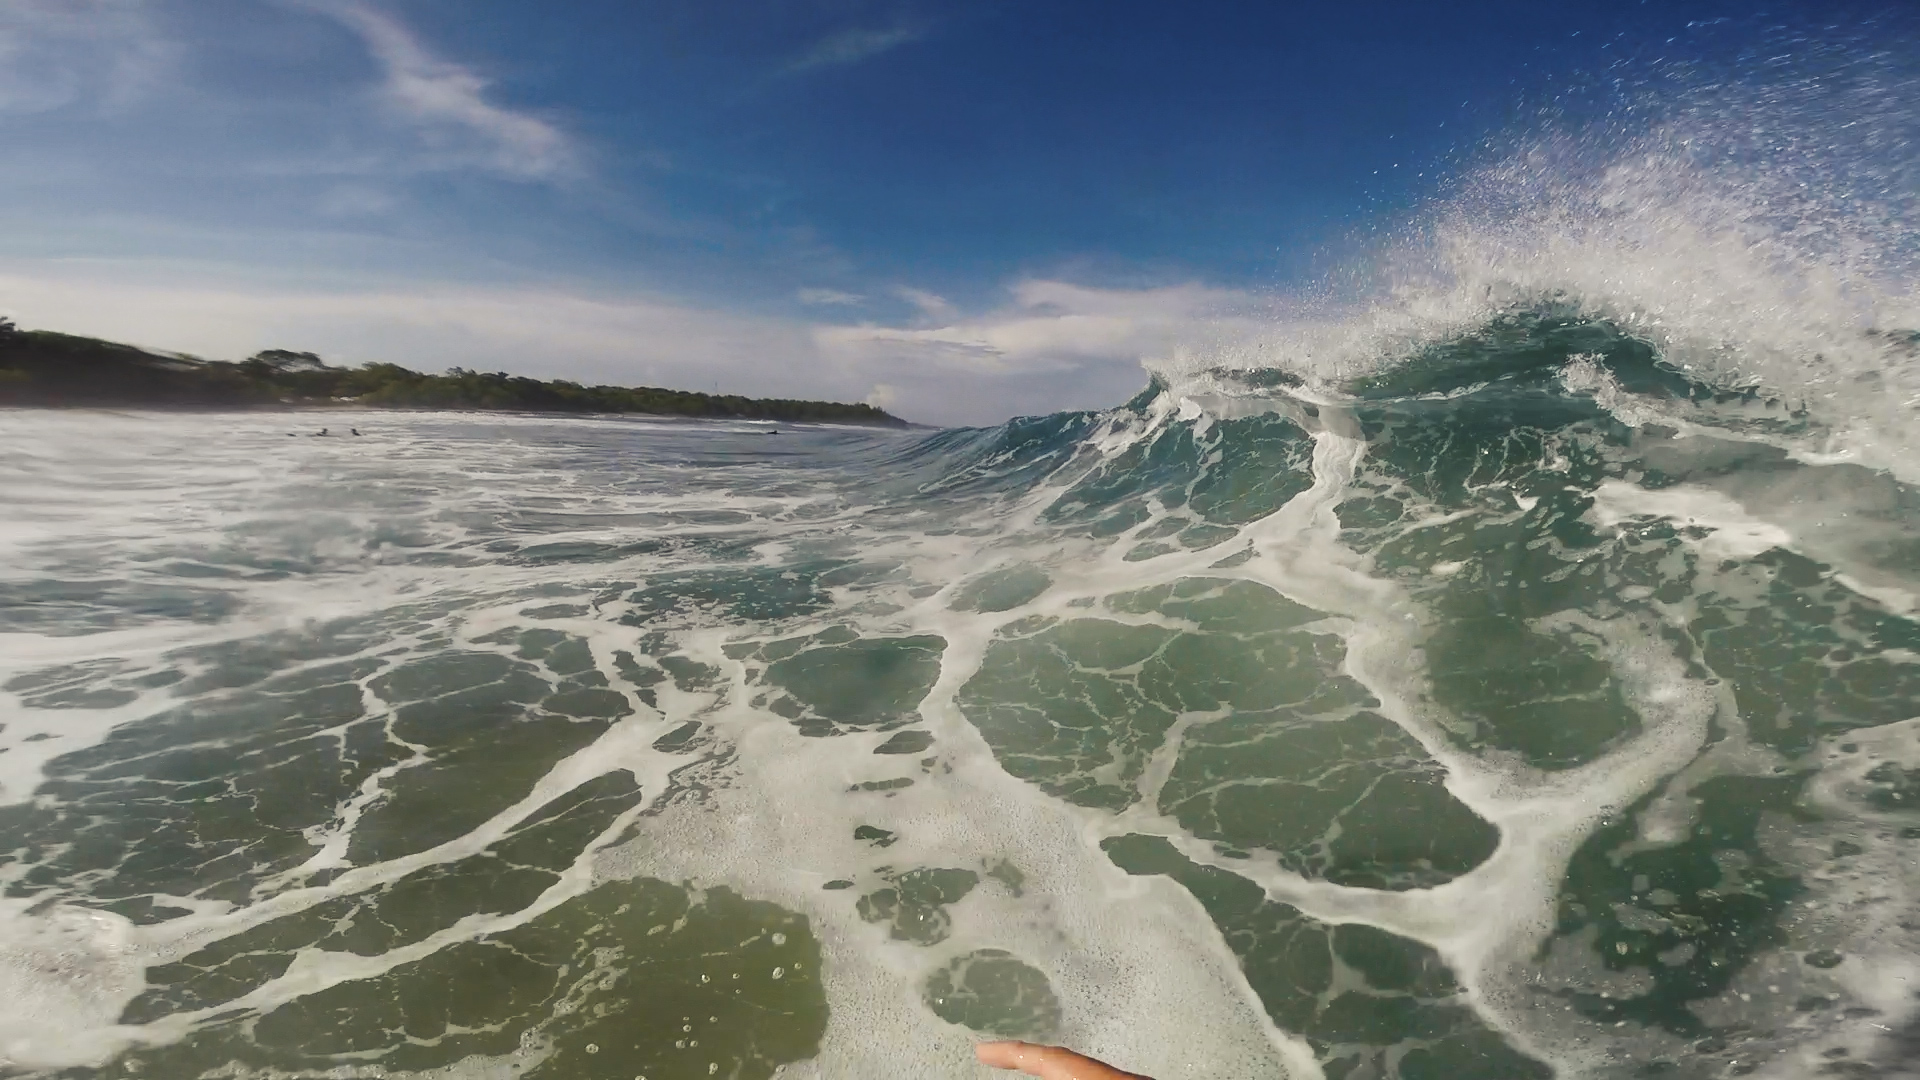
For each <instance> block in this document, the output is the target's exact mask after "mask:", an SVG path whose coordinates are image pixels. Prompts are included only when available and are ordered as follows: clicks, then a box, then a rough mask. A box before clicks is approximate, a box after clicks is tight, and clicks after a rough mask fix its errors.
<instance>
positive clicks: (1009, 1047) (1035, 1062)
mask: <svg viewBox="0 0 1920 1080" xmlns="http://www.w3.org/2000/svg"><path fill="white" fill-rule="evenodd" d="M973 1053H974V1056H975V1057H977V1058H979V1059H980V1061H981V1063H983V1064H986V1065H991V1066H993V1067H994V1068H996V1069H1018V1070H1019V1071H1021V1072H1023V1073H1026V1074H1027V1075H1028V1076H1037V1077H1040V1080H1149V1078H1148V1077H1144V1076H1138V1075H1136V1074H1134V1073H1130V1072H1121V1071H1120V1070H1119V1069H1116V1068H1114V1067H1113V1066H1111V1065H1106V1064H1103V1063H1101V1062H1098V1061H1095V1060H1093V1059H1092V1058H1090V1057H1086V1056H1084V1055H1081V1054H1076V1053H1074V1052H1073V1051H1071V1050H1067V1049H1064V1048H1062V1047H1058V1046H1039V1045H1037V1044H1034V1043H1025V1042H991V1043H981V1044H980V1045H978V1046H976V1047H974V1048H973Z"/></svg>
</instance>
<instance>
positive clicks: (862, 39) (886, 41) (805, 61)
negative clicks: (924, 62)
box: [786, 26, 926, 75]
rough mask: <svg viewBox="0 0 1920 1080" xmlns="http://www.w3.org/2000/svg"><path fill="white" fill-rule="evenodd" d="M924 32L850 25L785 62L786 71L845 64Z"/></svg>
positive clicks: (897, 44) (910, 29) (800, 72)
mask: <svg viewBox="0 0 1920 1080" xmlns="http://www.w3.org/2000/svg"><path fill="white" fill-rule="evenodd" d="M925 36H926V31H924V30H916V29H913V28H910V27H904V26H897V27H892V28H890V29H877V30H876V29H858V28H856V29H850V30H842V31H839V32H838V33H834V34H829V35H828V36H826V37H824V38H822V39H820V41H819V42H818V43H816V44H815V45H814V47H813V48H811V49H809V50H808V51H807V52H806V54H805V55H804V56H801V57H800V58H799V59H798V60H795V61H794V62H793V63H791V64H788V65H787V67H786V72H787V74H789V75H799V74H803V73H805V72H809V71H819V70H821V69H823V68H835V67H846V66H847V65H849V64H857V63H859V62H861V61H862V60H866V59H869V58H871V57H875V56H879V55H880V54H881V53H884V52H891V51H893V50H894V49H897V48H899V47H900V46H902V45H905V44H908V43H909V42H914V41H918V40H920V39H921V38H923V37H925Z"/></svg>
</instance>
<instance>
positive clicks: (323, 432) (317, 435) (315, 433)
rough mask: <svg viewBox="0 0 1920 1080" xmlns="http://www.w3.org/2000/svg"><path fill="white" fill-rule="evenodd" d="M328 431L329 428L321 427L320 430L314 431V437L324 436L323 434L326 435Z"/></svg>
mask: <svg viewBox="0 0 1920 1080" xmlns="http://www.w3.org/2000/svg"><path fill="white" fill-rule="evenodd" d="M326 433H327V429H326V428H321V429H320V430H319V431H316V432H314V433H313V437H314V438H316V439H318V438H320V437H322V436H324V435H326Z"/></svg>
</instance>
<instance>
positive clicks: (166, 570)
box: [0, 98, 1920, 1080]
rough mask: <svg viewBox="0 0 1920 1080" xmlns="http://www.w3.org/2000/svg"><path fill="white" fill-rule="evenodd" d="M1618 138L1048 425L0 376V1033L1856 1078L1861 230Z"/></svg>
mask: <svg viewBox="0 0 1920 1080" xmlns="http://www.w3.org/2000/svg"><path fill="white" fill-rule="evenodd" d="M1905 100H1911V98H1907V99H1905ZM1902 107H1903V108H1904V107H1905V106H1902ZM1870 111H1871V110H1869V112H1870ZM1702 115H1704V116H1709V118H1710V113H1703V114H1702ZM1903 115H1904V114H1903ZM1769 117H1771V118H1772V119H1773V120H1778V117H1777V116H1775V115H1774V114H1764V115H1762V116H1761V118H1762V119H1767V118H1769ZM1870 118H1871V117H1870ZM1684 119H1685V118H1684V117H1682V120H1684ZM1769 122H1772V121H1769ZM1674 123H1675V124H1676V125H1677V126H1670V127H1666V128H1655V129H1654V130H1653V131H1652V133H1651V134H1646V135H1644V136H1642V137H1640V138H1641V141H1640V142H1637V143H1633V144H1632V145H1630V146H1628V147H1627V150H1626V151H1622V152H1619V153H1613V154H1612V156H1609V157H1607V158H1606V159H1605V160H1604V161H1602V162H1601V166H1602V167H1598V168H1596V169H1592V170H1588V171H1584V172H1583V171H1581V170H1580V169H1578V168H1574V167H1572V166H1569V165H1567V163H1566V160H1565V158H1566V156H1567V155H1565V154H1559V153H1546V152H1545V151H1544V150H1541V151H1538V152H1535V153H1533V154H1532V156H1528V155H1527V154H1521V155H1519V156H1518V157H1516V158H1513V159H1511V160H1506V161H1504V162H1503V163H1502V164H1500V165H1499V166H1497V167H1492V168H1489V169H1487V170H1484V171H1482V172H1480V173H1476V174H1473V175H1472V176H1471V177H1469V178H1468V180H1467V181H1464V182H1463V185H1462V186H1463V189H1464V192H1465V193H1464V194H1462V195H1460V196H1459V197H1458V198H1456V199H1454V200H1453V201H1451V202H1448V203H1445V204H1443V205H1441V206H1440V207H1438V208H1437V209H1436V210H1435V211H1434V213H1433V214H1432V215H1431V217H1430V219H1429V220H1426V221H1425V222H1424V224H1422V225H1421V227H1420V228H1418V229H1414V230H1412V231H1411V232H1410V233H1409V234H1408V236H1409V238H1408V239H1407V240H1406V241H1405V244H1404V250H1402V251H1399V252H1398V253H1397V254H1396V253H1394V252H1389V253H1387V254H1386V255H1384V256H1383V260H1384V264H1385V265H1387V266H1388V267H1390V268H1395V269H1393V270H1392V272H1391V273H1388V274H1386V275H1385V277H1386V278H1387V280H1385V281H1383V282H1379V283H1375V285H1374V286H1369V287H1370V288H1373V289H1374V291H1372V292H1370V293H1368V294H1367V296H1366V299H1364V300H1363V301H1359V302H1354V303H1351V304H1344V305H1343V304H1331V303H1318V302H1316V303H1315V304H1303V305H1301V307H1300V309H1299V310H1288V311H1276V312H1273V313H1269V315H1267V316H1263V318H1267V319H1268V321H1269V322H1270V323H1271V328H1270V332H1269V333H1266V334H1265V335H1264V336H1263V337H1261V338H1260V339H1259V340H1255V341H1245V340H1241V341H1236V342H1234V343H1229V344H1221V343H1215V344H1212V345H1208V346H1206V347H1200V346H1195V347H1194V348H1193V349H1191V350H1189V351H1187V352H1182V353H1179V354H1176V355H1172V356H1167V357H1156V358H1149V360H1150V363H1149V369H1150V372H1151V379H1152V384H1151V385H1150V386H1149V387H1148V388H1147V389H1146V390H1144V391H1143V392H1142V393H1141V394H1140V395H1139V396H1138V397H1137V398H1136V399H1134V400H1133V401H1132V402H1129V403H1125V404H1123V405H1119V406H1116V407H1114V408H1111V409H1107V410H1101V411H1091V412H1083V413H1068V414H1057V415H1052V416H1041V417H1028V418H1023V419H1018V420H1014V421H1011V422H1009V423H1006V424H1004V425H1001V426H998V427H992V428H984V429H970V430H955V431H938V432H932V431H925V430H921V431H908V432H891V431H865V430H857V429H835V428H823V427H822V428H809V427H784V426H783V427H782V428H781V429H780V432H779V435H778V436H777V437H772V436H770V434H769V431H768V429H767V428H766V427H763V426H759V425H753V424H728V423H670V422H653V421H635V420H594V419H553V418H541V417H522V416H481V415H451V414H421V413H401V412H380V413H374V412H366V413H357V412H344V413H341V414H339V415H331V414H330V415H329V417H328V418H327V419H328V423H329V425H330V426H331V427H333V428H334V429H335V430H340V429H343V428H346V427H349V426H358V427H359V428H360V429H361V430H363V431H365V432H367V433H368V434H367V435H366V437H364V438H344V439H342V438H327V439H318V438H289V437H288V435H287V426H288V425H289V424H290V423H295V422H298V421H296V420H295V418H292V417H288V416H275V415H267V414H235V415H194V416H179V415H158V414H82V413H54V412H10V413H5V414H0V460H5V461H6V462H8V463H9V464H8V468H7V471H6V472H5V473H4V474H0V502H3V503H4V505H5V506H6V507H7V508H8V514H7V515H6V517H5V520H4V523H0V550H3V551H4V553H5V557H4V559H0V711H3V715H0V723H4V730H0V748H3V750H4V752H0V1057H4V1059H5V1062H4V1064H0V1074H4V1075H20V1076H36V1077H63V1078H76V1080H77V1078H89V1080H91V1078H95V1077H99V1078H105V1077H127V1076H143V1077H199V1076H220V1077H292V1076H312V1077H320V1076H325V1077H375V1076H379V1077H427V1076H432V1077H448V1078H481V1077H494V1078H499V1077H521V1076H525V1077H538V1078H541V1080H588V1078H596V1080H597V1078H602V1077H609V1078H621V1080H624V1078H629V1077H633V1078H640V1077H644V1078H647V1080H666V1078H682V1077H685V1078H699V1077H709V1076H724V1077H737V1078H765V1077H769V1076H773V1075H775V1074H776V1073H777V1074H778V1075H780V1076H782V1077H833V1078H839V1077H868V1076H873V1077H878V1076H899V1075H928V1076H972V1075H981V1072H980V1071H979V1070H978V1069H977V1067H975V1066H973V1065H971V1064H970V1061H971V1056H970V1046H971V1044H972V1043H973V1041H975V1040H976V1039H978V1038H980V1037H982V1036H986V1035H1012V1036H1021V1037H1027V1038H1037V1039H1046V1040H1055V1041H1063V1042H1067V1043H1070V1044H1072V1045H1074V1046H1076V1047H1079V1048H1081V1049H1084V1050H1087V1051H1089V1052H1092V1053H1096V1054H1098V1055H1101V1056H1103V1057H1108V1058H1111V1059H1113V1060H1115V1061H1116V1062H1118V1063H1121V1064H1123V1065H1125V1066H1127V1067H1128V1068H1131V1069H1135V1070H1138V1071H1142V1072H1146V1073H1150V1074H1152V1075H1154V1076H1157V1077H1160V1078H1161V1080H1172V1078H1176V1077H1190V1078H1196V1080H1198V1078H1225V1077H1250V1076H1282V1075H1284V1076H1292V1077H1296V1078H1310V1077H1315V1076H1323V1077H1327V1078H1330V1080H1387V1078H1397V1080H1439V1078H1447V1080H1519V1078H1536V1077H1537V1078H1546V1077H1563V1078H1567V1077H1643V1076H1667V1077H1687V1078H1692V1077H1699V1078H1706V1077H1721V1076H1733V1075H1753V1076H1761V1077H1803V1076H1815V1075H1859V1076H1867V1075H1882V1076H1898V1075H1912V1073H1911V1065H1910V1064H1909V1062H1910V1061H1911V1059H1913V1058H1914V1057H1915V1056H1916V1054H1920V1038H1917V1037H1916V1012H1917V1011H1920V999H1917V998H1916V996H1915V995H1916V990H1917V989H1920V913H1916V906H1915V905H1916V901H1917V900H1920V618H1917V617H1916V608H1917V604H1920V600H1917V599H1916V598H1920V488H1916V486H1915V485H1916V482H1917V481H1920V475H1916V470H1915V467H1914V463H1915V462H1916V461H1920V456H1916V450H1920V448H1917V447H1916V446H1915V444H1914V435H1915V433H1916V431H1920V427H1916V425H1915V423H1914V409H1915V407H1916V405H1917V404H1920V350H1916V347H1915V343H1916V340H1920V339H1916V338H1915V336H1914V334H1913V333H1912V331H1911V330H1909V329H1903V328H1909V327H1913V326H1917V325H1920V307H1916V305H1915V300H1914V295H1913V292H1912V288H1913V287H1912V282H1913V281H1914V280H1916V277H1915V276H1914V274H1913V273H1912V272H1911V271H1912V265H1911V263H1912V257H1913V253H1914V252H1915V251H1920V245H1917V244H1915V243H1913V242H1912V241H1913V233H1912V230H1911V228H1910V226H1909V225H1908V224H1907V223H1908V222H1910V221H1911V220H1912V219H1911V216H1910V215H1907V212H1906V211H1905V210H1903V209H1902V207H1903V206H1905V205H1906V204H1902V203H1899V202H1898V201H1897V200H1895V201H1894V202H1891V203H1886V202H1883V203H1880V204H1872V205H1870V201H1869V200H1864V199H1862V200H1854V201H1852V202H1849V203H1848V204H1847V206H1846V207H1845V208H1842V209H1841V210H1833V209H1832V207H1833V205H1836V204H1833V203H1832V201H1831V198H1829V197H1830V196H1831V197H1833V198H1837V197H1838V196H1834V195H1833V192H1834V191H1837V190H1840V189H1839V188H1834V187H1832V186H1831V184H1829V187H1828V188H1826V189H1821V188H1819V187H1818V186H1807V185H1805V184H1801V186H1798V187H1796V186H1794V183H1799V181H1794V183H1789V182H1788V181H1790V180H1793V178H1794V176H1795V175H1796V174H1794V172H1793V170H1792V169H1791V168H1789V167H1788V166H1790V165H1791V164H1792V162H1791V161H1788V162H1787V164H1786V165H1780V164H1778V163H1777V162H1776V163H1775V164H1773V165H1769V166H1768V168H1769V169H1773V170H1774V171H1766V170H1762V171H1760V172H1758V173H1755V172H1753V171H1752V169H1751V168H1749V165H1750V164H1751V160H1752V159H1751V158H1750V157H1749V158H1740V157H1738V155H1730V156H1729V157H1727V158H1725V159H1722V158H1718V157H1715V156H1714V155H1712V154H1708V153H1706V152H1705V151H1704V150H1703V149H1702V144H1701V143H1699V142H1697V141H1696V136H1698V137H1700V138H1704V137H1705V136H1703V135H1701V134H1700V133H1701V131H1703V130H1706V129H1703V128H1700V127H1699V126H1698V125H1696V126H1695V127H1688V126H1687V124H1686V123H1682V122H1680V121H1675V122H1674ZM1779 123H1780V124H1785V123H1786V121H1783V120H1782V121H1779ZM1708 127H1711V125H1708ZM1763 128H1764V125H1760V126H1755V127H1748V128H1742V129H1740V132H1741V134H1740V136H1739V137H1740V138H1746V137H1747V136H1748V135H1749V134H1753V133H1756V132H1758V133H1759V134H1754V137H1755V138H1758V137H1761V135H1764V134H1765V131H1763V130H1762V129H1763ZM1716 130H1718V129H1716ZM1728 130H1731V129H1728ZM1768 137H1771V136H1768ZM1736 141H1737V140H1736ZM1552 145H1554V144H1543V146H1547V147H1548V149H1551V148H1552ZM1676 147H1678V148H1680V149H1676ZM1579 149H1580V147H1579V146H1575V147H1574V150H1579ZM1572 156H1573V157H1575V158H1577V157H1578V156H1579V155H1578V154H1577V153H1575V154H1572ZM1736 159H1737V160H1736ZM1822 160H1823V161H1826V160H1827V159H1822ZM1728 161H1732V162H1734V163H1733V164H1728V163H1727V162H1728ZM1743 163H1745V164H1743ZM1829 164H1831V162H1830V161H1829ZM1742 170H1746V171H1742ZM1822 175H1824V176H1826V177H1827V180H1828V181H1831V180H1832V176H1831V170H1829V172H1828V173H1825V174H1822ZM1878 175H1881V177H1882V179H1884V178H1885V175H1886V174H1884V173H1883V174H1878ZM1901 175H1906V174H1901ZM1897 179H1898V177H1896V180H1897ZM1834 183H1837V181H1835V182H1834ZM1789 189H1791V191H1793V192H1795V193H1797V194H1794V196H1793V199H1792V200H1786V199H1785V196H1783V195H1781V194H1780V193H1781V192H1782V191H1787V190H1789ZM1899 190H1905V189H1904V188H1902V189H1899ZM1843 193H1844V192H1843ZM1822 199H1828V201H1827V202H1822V201H1821V200H1822ZM1783 200H1784V201H1783ZM1795 200H1797V201H1795ZM1756 208H1757V209H1756ZM1823 208H1824V209H1823ZM1761 211H1765V212H1761ZM1829 211H1831V212H1829ZM1903 215H1906V216H1903ZM1902 230H1905V231H1902ZM299 423H303V424H304V422H299ZM1902 1069H1907V1070H1909V1071H1908V1072H1906V1073H1902V1071H1901V1070H1902Z"/></svg>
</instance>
